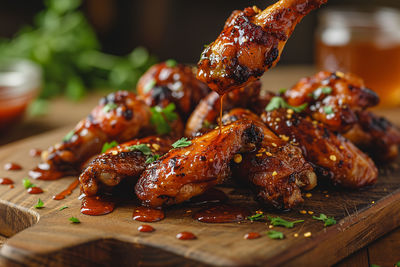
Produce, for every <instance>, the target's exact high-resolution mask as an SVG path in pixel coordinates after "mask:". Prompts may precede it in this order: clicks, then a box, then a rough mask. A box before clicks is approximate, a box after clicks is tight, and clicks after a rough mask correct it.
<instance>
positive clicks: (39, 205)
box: [33, 198, 44, 209]
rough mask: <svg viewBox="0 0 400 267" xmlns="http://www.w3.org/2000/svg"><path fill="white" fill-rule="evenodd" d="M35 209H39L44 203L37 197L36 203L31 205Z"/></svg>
mask: <svg viewBox="0 0 400 267" xmlns="http://www.w3.org/2000/svg"><path fill="white" fill-rule="evenodd" d="M33 207H34V208H35V209H41V208H44V203H43V201H42V200H41V199H40V198H39V200H38V203H37V204H36V205H35V206H33Z"/></svg>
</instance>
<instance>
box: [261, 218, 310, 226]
mask: <svg viewBox="0 0 400 267" xmlns="http://www.w3.org/2000/svg"><path fill="white" fill-rule="evenodd" d="M268 219H269V220H270V221H271V224H272V225H273V226H283V227H286V228H293V227H294V224H295V223H302V222H304V220H297V221H291V222H289V221H286V220H284V219H282V218H280V217H275V218H273V217H271V216H268Z"/></svg>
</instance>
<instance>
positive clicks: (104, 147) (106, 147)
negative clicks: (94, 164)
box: [101, 140, 119, 154]
mask: <svg viewBox="0 0 400 267" xmlns="http://www.w3.org/2000/svg"><path fill="white" fill-rule="evenodd" d="M118 145H119V144H118V142H117V141H115V140H114V141H112V142H110V143H108V142H106V143H105V144H104V145H103V148H102V149H101V153H102V154H103V153H104V152H106V151H107V150H109V149H110V148H113V147H116V146H118Z"/></svg>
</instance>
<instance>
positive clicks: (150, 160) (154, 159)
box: [145, 155, 160, 164]
mask: <svg viewBox="0 0 400 267" xmlns="http://www.w3.org/2000/svg"><path fill="white" fill-rule="evenodd" d="M159 158H160V155H152V156H150V157H148V158H147V159H146V162H145V163H146V164H150V163H152V162H153V161H156V160H158V159H159Z"/></svg>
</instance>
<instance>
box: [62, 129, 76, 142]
mask: <svg viewBox="0 0 400 267" xmlns="http://www.w3.org/2000/svg"><path fill="white" fill-rule="evenodd" d="M74 135H75V131H74V130H71V131H69V132H68V133H67V134H66V135H65V136H64V138H63V142H68V141H69V140H71V138H72V136H74Z"/></svg>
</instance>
